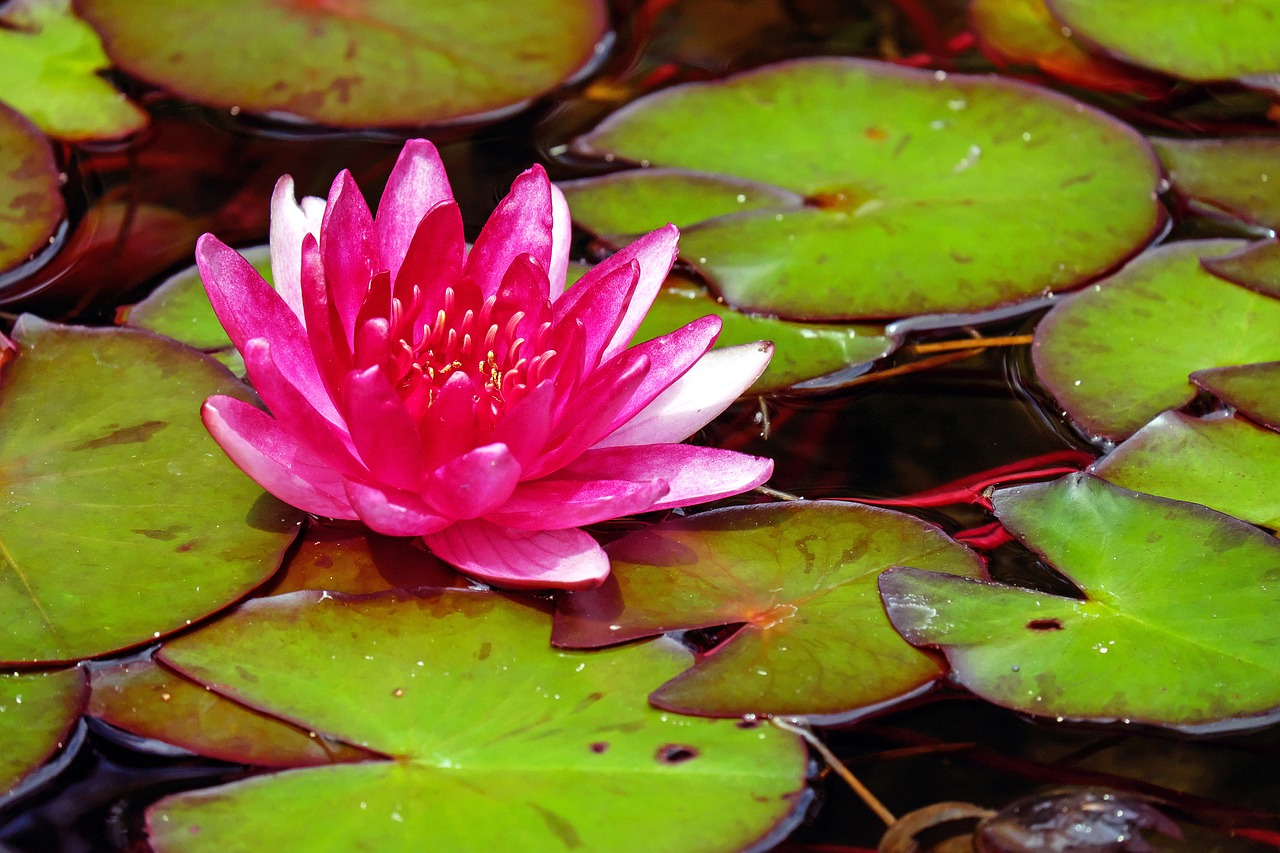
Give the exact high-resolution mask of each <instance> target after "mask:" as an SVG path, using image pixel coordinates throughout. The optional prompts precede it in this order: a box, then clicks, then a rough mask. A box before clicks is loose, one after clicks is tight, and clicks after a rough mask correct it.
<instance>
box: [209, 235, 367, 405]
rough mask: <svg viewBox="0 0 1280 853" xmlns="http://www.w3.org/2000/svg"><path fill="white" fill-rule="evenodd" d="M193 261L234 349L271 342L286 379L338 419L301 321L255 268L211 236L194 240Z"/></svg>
mask: <svg viewBox="0 0 1280 853" xmlns="http://www.w3.org/2000/svg"><path fill="white" fill-rule="evenodd" d="M196 265H197V266H199V267H200V277H201V278H202V279H203V280H204V286H205V291H206V292H207V293H208V294H209V301H210V303H212V305H213V310H214V312H215V313H216V314H217V315H218V319H219V320H220V321H221V322H222V327H223V328H224V329H226V330H227V335H228V336H229V337H230V338H231V342H232V343H233V344H235V346H236V349H238V350H240V351H241V352H243V351H244V350H245V347H246V346H247V345H248V343H249V341H251V340H253V339H254V338H264V339H266V340H268V341H270V342H271V350H272V356H273V358H274V359H275V361H276V364H277V365H279V366H280V369H281V372H282V373H283V374H284V376H285V377H286V378H287V379H288V380H289V383H290V384H291V385H293V386H294V387H295V388H297V389H298V390H299V391H300V392H302V395H303V396H304V397H306V398H307V400H308V401H309V402H310V403H311V405H313V406H314V407H315V408H316V410H317V411H319V412H320V413H321V414H322V415H324V417H325V418H327V419H328V420H330V421H334V422H335V423H336V422H339V421H341V417H340V416H339V415H338V412H337V409H335V408H334V405H333V401H332V400H330V399H329V393H328V390H327V389H326V387H325V383H324V380H323V379H322V378H321V376H320V371H319V369H318V367H317V365H316V360H315V357H314V356H313V355H312V354H311V345H310V341H308V339H307V335H306V332H305V331H304V329H303V327H302V321H301V320H299V319H298V317H297V315H295V314H294V313H293V311H292V310H290V308H289V306H288V305H286V304H285V302H284V300H283V299H281V298H280V295H279V294H278V293H276V292H275V291H274V290H272V289H271V285H269V284H267V283H266V281H265V280H263V278H262V276H260V275H258V271H257V270H255V269H254V268H253V266H252V265H251V264H250V263H249V262H248V261H246V260H245V259H244V258H243V257H241V255H240V253H239V252H237V251H235V250H234V249H231V248H229V247H227V246H226V245H225V244H223V243H222V241H220V240H219V239H218V238H216V237H214V236H213V235H212V234H205V235H204V236H202V237H201V238H200V239H199V241H197V242H196Z"/></svg>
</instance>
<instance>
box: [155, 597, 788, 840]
mask: <svg viewBox="0 0 1280 853" xmlns="http://www.w3.org/2000/svg"><path fill="white" fill-rule="evenodd" d="M549 628H550V619H549V618H548V615H547V614H546V613H545V612H544V611H543V610H541V609H539V608H537V607H534V606H529V605H525V604H521V603H517V602H515V601H513V600H510V599H507V598H505V597H503V596H501V595H498V594H496V593H490V592H479V591H462V590H450V591H446V592H441V593H439V594H433V595H421V596H408V595H404V594H396V593H382V594H378V595H373V596H360V597H352V596H343V595H334V594H331V593H317V592H297V593H292V594H290V595H280V596H273V597H271V598H265V599H257V600H254V601H251V602H249V603H247V604H245V605H243V606H242V607H241V608H239V609H238V610H236V611H235V612H233V613H232V614H230V615H228V616H227V617H224V618H223V619H220V620H218V621H217V622H215V623H213V624H211V625H210V626H208V627H207V628H205V629H203V630H201V631H199V632H196V633H192V634H189V635H186V636H184V637H182V638H181V639H178V640H175V641H173V642H171V643H169V644H168V645H167V646H165V648H164V649H163V650H162V651H161V655H162V657H163V659H164V660H165V661H166V662H167V663H169V664H172V665H174V666H176V667H178V668H179V669H180V670H182V671H183V672H184V673H186V674H187V675H189V676H191V677H193V678H195V679H197V680H198V681H200V682H201V683H203V684H205V685H208V686H211V687H214V688H215V689H216V690H218V691H219V692H222V693H226V694H228V695H231V696H234V697H235V698H236V699H238V700H240V701H242V702H245V703H248V704H250V705H252V706H254V707H258V708H261V709H263V710H266V711H268V712H270V713H273V714H277V715H279V716H283V717H285V718H287V719H291V720H293V721H294V722H295V723H297V724H299V725H302V726H305V727H307V728H309V729H311V730H314V731H317V732H324V733H328V734H330V735H332V736H335V737H339V738H342V739H343V740H346V741H349V742H354V743H359V744H361V745H363V746H365V747H367V748H369V749H374V750H377V751H378V752H381V753H383V754H385V755H388V756H391V760H387V761H376V762H366V763H360V764H341V765H333V766H329V767H322V768H311V769H306V770H297V771H290V772H287V773H280V774H275V775H270V776H258V777H255V778H252V779H247V780H244V781H242V782H236V783H233V784H230V785H224V786H222V787H218V788H212V789H208V790H201V791H193V792H190V793H183V794H178V795H176V796H171V797H167V798H166V799H163V800H161V801H160V802H159V803H158V804H156V805H155V806H153V807H152V808H151V809H150V811H149V812H148V815H147V824H148V828H149V833H150V838H151V843H152V845H153V846H154V847H155V848H156V849H157V850H158V851H161V853H164V851H170V850H182V851H187V853H193V852H194V853H198V852H199V851H203V850H216V851H225V850H235V849H249V848H252V849H280V850H300V851H308V850H356V849H376V850H389V851H390V850H405V851H408V850H422V849H440V850H560V849H582V850H613V851H628V850H635V851H648V850H689V849H693V850H705V851H718V850H724V851H732V850H739V849H741V848H743V847H746V846H749V845H751V844H753V843H755V842H757V841H758V840H760V839H762V838H764V837H766V836H771V834H772V833H775V832H780V831H785V828H786V827H788V826H789V825H790V824H791V823H792V822H793V821H794V820H795V819H796V817H798V813H799V811H800V810H801V805H802V802H803V800H804V796H803V793H802V792H803V790H804V774H805V765H806V761H807V759H806V755H805V751H804V749H803V747H802V745H801V744H800V743H799V742H798V740H797V739H796V738H795V737H794V736H793V735H790V734H788V733H785V732H782V731H780V730H778V729H775V728H773V727H770V726H761V727H759V728H742V727H740V726H738V725H737V724H735V723H734V722H729V721H723V720H697V719H688V718H679V717H676V716H675V715H672V714H665V713H661V712H659V711H658V710H656V709H654V708H651V707H650V706H649V704H648V703H647V702H646V701H645V693H646V691H647V690H648V689H650V688H651V687H653V686H655V685H657V684H659V683H661V682H662V681H663V680H665V679H667V678H670V677H671V676H672V675H674V674H675V673H676V672H679V671H680V670H681V669H682V668H684V667H685V666H687V665H688V663H689V660H690V657H691V655H690V654H689V652H687V651H685V650H684V649H683V648H681V647H680V646H679V645H678V644H676V643H673V642H668V641H658V642H650V643H640V644H633V645H629V646H627V647H625V648H617V649H609V650H605V651H601V652H566V651H556V650H554V649H552V648H550V647H549V646H548V644H547V634H548V631H549Z"/></svg>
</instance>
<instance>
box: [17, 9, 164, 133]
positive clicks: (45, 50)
mask: <svg viewBox="0 0 1280 853" xmlns="http://www.w3.org/2000/svg"><path fill="white" fill-rule="evenodd" d="M0 56H3V57H4V62H0V98H2V99H3V100H4V101H5V102H6V103H7V104H9V106H11V107H13V108H14V109H16V110H17V111H18V112H20V113H22V114H23V115H25V116H26V117H27V118H29V119H31V121H32V122H33V123H34V124H35V125H36V126H37V127H39V128H40V129H41V130H43V131H44V132H45V133H47V134H49V135H50V136H56V137H58V138H59V139H66V140H70V141H73V142H80V141H84V140H90V139H117V138H119V137H122V136H128V135H129V134H131V133H136V132H137V131H139V130H141V129H142V128H144V127H146V126H147V114H146V113H145V112H143V111H142V110H141V109H139V108H138V107H137V106H136V105H134V104H133V102H131V101H130V100H129V99H128V98H126V97H125V96H124V95H123V94H121V93H120V92H119V91H117V90H116V89H115V87H114V86H112V85H111V84H110V83H108V82H107V81H106V80H104V79H103V78H102V77H101V76H99V72H101V71H105V70H107V68H108V67H109V66H110V65H111V62H110V61H109V60H108V59H107V55H106V54H105V53H103V52H102V42H100V41H99V40H98V34H97V33H95V32H94V31H93V28H92V27H90V26H89V25H88V24H86V23H85V22H84V21H82V20H80V19H79V18H77V17H76V16H75V15H73V14H72V13H71V3H70V0H10V2H9V3H7V4H5V6H4V8H3V10H2V11H0Z"/></svg>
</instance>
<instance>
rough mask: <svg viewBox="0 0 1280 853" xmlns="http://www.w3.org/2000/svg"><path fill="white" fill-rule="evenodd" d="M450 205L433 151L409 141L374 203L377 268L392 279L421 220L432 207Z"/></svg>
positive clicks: (450, 197) (420, 142) (445, 181)
mask: <svg viewBox="0 0 1280 853" xmlns="http://www.w3.org/2000/svg"><path fill="white" fill-rule="evenodd" d="M451 201H453V191H452V190H451V189H450V188H449V176H448V175H446V174H445V171H444V164H443V163H441V162H440V154H439V152H437V151H436V147H435V146H434V145H432V144H431V143H430V142H428V141H427V140H425V139H410V140H409V141H408V142H406V143H405V144H404V148H402V149H401V150H400V157H399V158H398V159H397V160H396V165H395V168H393V169H392V170H391V177H390V178H388V179H387V188H386V189H385V190H383V192H382V200H381V201H379V202H378V215H377V217H376V219H375V220H374V222H375V226H376V228H377V232H378V250H379V256H380V258H381V264H380V265H379V266H380V268H381V269H385V270H387V271H388V272H389V273H391V277H392V278H393V279H394V278H395V277H396V274H397V273H398V272H399V271H400V262H401V261H402V260H403V259H404V257H405V255H406V254H407V253H408V251H409V244H410V242H412V240H413V237H414V234H415V233H416V232H417V230H418V224H419V223H420V222H422V217H424V216H426V215H427V211H429V210H431V209H432V208H433V207H435V206H436V205H438V204H440V203H442V202H451ZM376 271H377V270H375V272H376Z"/></svg>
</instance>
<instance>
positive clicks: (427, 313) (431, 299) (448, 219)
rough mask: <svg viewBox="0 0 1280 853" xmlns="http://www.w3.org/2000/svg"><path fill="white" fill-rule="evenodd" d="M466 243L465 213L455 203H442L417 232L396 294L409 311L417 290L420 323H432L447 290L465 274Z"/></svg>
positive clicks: (400, 272)
mask: <svg viewBox="0 0 1280 853" xmlns="http://www.w3.org/2000/svg"><path fill="white" fill-rule="evenodd" d="M465 251H466V243H465V240H464V236H463V232H462V212H461V211H460V210H459V209H458V205H457V204H455V203H454V202H452V201H449V202H443V203H441V204H439V205H436V206H435V207H433V208H432V209H431V211H430V212H429V213H427V215H426V216H424V217H423V218H422V222H421V224H420V225H419V226H418V230H417V231H416V232H414V234H413V238H412V239H411V240H410V242H409V248H408V249H407V250H406V254H405V256H404V263H403V264H401V266H400V269H399V272H398V273H397V274H396V281H395V295H396V297H397V298H398V299H400V300H401V301H402V302H404V303H405V307H406V309H408V308H409V305H408V300H409V294H410V292H411V291H412V289H413V288H414V287H416V288H417V289H418V291H419V293H420V297H421V299H422V304H421V305H419V306H418V307H417V311H418V320H419V323H428V324H429V323H433V322H435V319H436V312H437V311H439V310H440V308H441V307H442V306H443V305H444V290H445V288H446V287H451V286H453V285H454V284H456V283H457V281H458V278H459V277H460V276H461V275H462V264H463V259H464V255H465Z"/></svg>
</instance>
